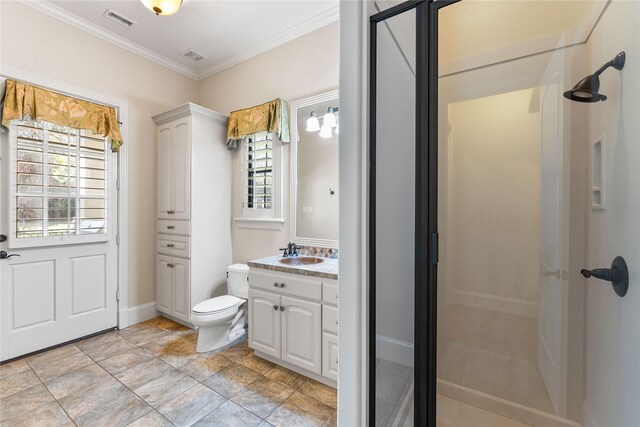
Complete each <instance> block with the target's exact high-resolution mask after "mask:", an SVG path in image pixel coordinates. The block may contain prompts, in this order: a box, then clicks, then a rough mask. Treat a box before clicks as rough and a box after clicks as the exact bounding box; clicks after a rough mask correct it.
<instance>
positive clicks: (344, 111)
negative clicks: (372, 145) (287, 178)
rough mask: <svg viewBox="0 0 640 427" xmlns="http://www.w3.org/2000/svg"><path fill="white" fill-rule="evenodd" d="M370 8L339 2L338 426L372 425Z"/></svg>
mask: <svg viewBox="0 0 640 427" xmlns="http://www.w3.org/2000/svg"><path fill="white" fill-rule="evenodd" d="M369 5H370V2H361V1H341V2H340V86H339V87H340V97H341V100H340V115H341V120H340V122H341V125H342V126H340V135H339V141H340V142H339V146H340V147H339V150H340V239H339V240H340V266H339V270H340V271H339V277H340V283H341V286H340V287H339V289H338V293H339V298H340V304H339V307H338V311H339V314H338V316H339V318H340V324H339V325H338V341H339V344H338V351H339V359H340V369H339V370H338V384H339V385H340V386H339V390H338V425H341V426H365V425H368V424H369V420H368V391H369V376H368V369H369V365H368V319H367V316H368V314H367V307H368V289H367V288H368V272H367V270H368V263H367V256H368V255H367V230H368V226H369V224H368V215H367V193H368V177H367V172H368V170H367V164H368V155H367V123H368V120H367V114H368V105H369V104H368V90H367V84H368V75H367V70H368V63H369V62H368V49H367V47H368V41H367V40H368V29H369V14H368V7H369Z"/></svg>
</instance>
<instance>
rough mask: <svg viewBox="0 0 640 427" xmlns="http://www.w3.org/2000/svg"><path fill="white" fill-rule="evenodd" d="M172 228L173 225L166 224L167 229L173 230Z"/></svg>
mask: <svg viewBox="0 0 640 427" xmlns="http://www.w3.org/2000/svg"><path fill="white" fill-rule="evenodd" d="M174 228H176V227H175V226H174V225H167V230H173V229H174Z"/></svg>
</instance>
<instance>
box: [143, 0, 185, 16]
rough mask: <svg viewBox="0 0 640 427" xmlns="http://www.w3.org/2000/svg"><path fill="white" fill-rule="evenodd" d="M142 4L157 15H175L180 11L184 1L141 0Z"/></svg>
mask: <svg viewBox="0 0 640 427" xmlns="http://www.w3.org/2000/svg"><path fill="white" fill-rule="evenodd" d="M140 1H141V2H142V4H143V5H144V6H145V7H146V8H147V9H149V10H150V11H152V12H153V13H155V14H156V15H163V16H167V15H173V14H174V13H176V12H177V11H178V9H180V6H181V5H182V0H140Z"/></svg>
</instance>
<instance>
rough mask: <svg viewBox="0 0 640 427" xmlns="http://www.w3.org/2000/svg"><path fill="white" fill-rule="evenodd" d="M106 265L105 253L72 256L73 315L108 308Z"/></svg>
mask: <svg viewBox="0 0 640 427" xmlns="http://www.w3.org/2000/svg"><path fill="white" fill-rule="evenodd" d="M106 267H107V264H106V257H105V256H104V254H99V255H91V256H81V257H76V258H71V288H72V292H73V298H72V301H73V304H72V308H71V313H72V314H73V315H80V314H82V313H86V312H88V311H93V310H104V309H105V308H106V299H107V295H106V294H107V277H106V276H107V270H106Z"/></svg>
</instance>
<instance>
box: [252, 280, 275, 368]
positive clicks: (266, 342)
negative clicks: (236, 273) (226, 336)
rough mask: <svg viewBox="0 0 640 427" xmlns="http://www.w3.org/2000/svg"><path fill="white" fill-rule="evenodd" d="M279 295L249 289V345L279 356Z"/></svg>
mask: <svg viewBox="0 0 640 427" xmlns="http://www.w3.org/2000/svg"><path fill="white" fill-rule="evenodd" d="M281 317H282V316H281V315H280V296H279V295H276V294H272V293H270V292H263V291H256V290H253V289H249V347H251V348H253V349H254V350H258V351H261V352H263V353H266V354H268V355H270V356H273V357H277V358H280V328H281V323H280V322H281Z"/></svg>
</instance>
